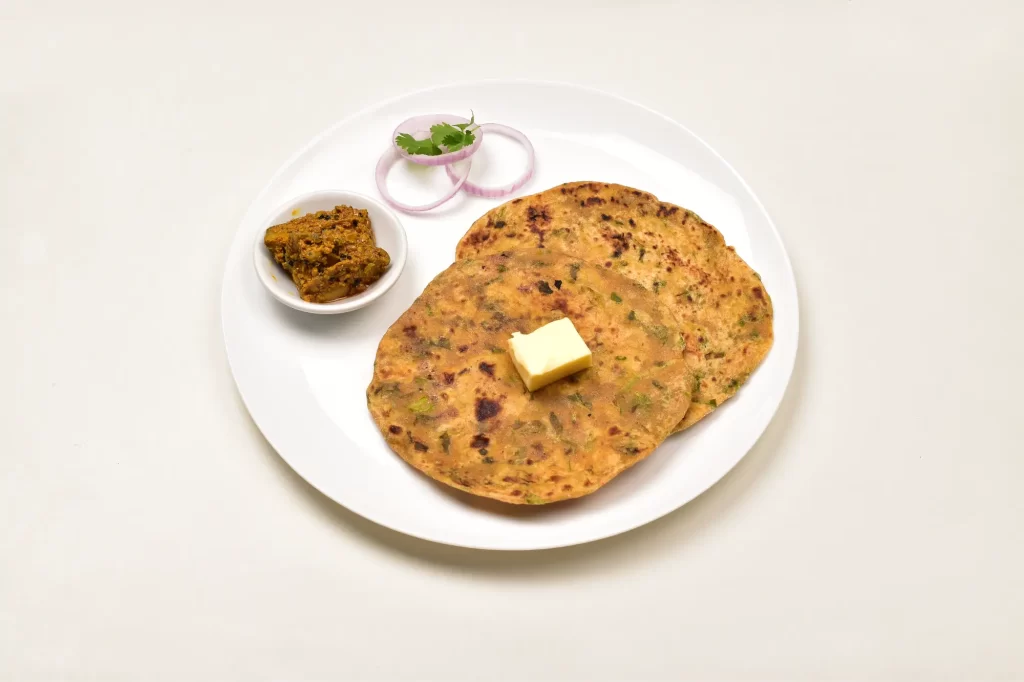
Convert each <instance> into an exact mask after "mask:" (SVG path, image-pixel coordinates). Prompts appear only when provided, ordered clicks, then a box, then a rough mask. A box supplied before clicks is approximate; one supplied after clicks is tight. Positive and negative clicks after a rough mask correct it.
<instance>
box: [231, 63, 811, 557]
mask: <svg viewBox="0 0 1024 682" xmlns="http://www.w3.org/2000/svg"><path fill="white" fill-rule="evenodd" d="M470 110H472V111H473V112H475V114H476V117H477V119H478V120H479V121H483V122H486V121H494V122H500V123H504V124H506V125H510V126H512V127H515V128H518V129H520V130H522V131H523V132H524V133H526V134H527V136H529V138H530V139H531V140H532V142H533V144H534V146H535V148H536V151H537V170H536V174H535V176H534V178H533V180H532V181H531V182H530V183H528V184H527V186H526V187H524V188H523V189H522V190H520V191H519V193H518V195H525V194H531V193H534V192H539V191H541V190H544V189H547V188H549V187H552V186H554V185H558V184H560V183H563V182H568V181H572V180H596V181H601V182H614V183H621V184H624V185H629V186H632V187H637V188H640V189H643V190H647V191H648V192H651V193H653V194H655V195H656V196H658V197H659V198H660V199H662V200H663V201H668V202H672V203H675V204H679V205H681V206H685V207H686V208H689V209H690V210H693V211H695V212H696V213H698V214H699V215H700V216H701V217H703V218H704V219H705V220H707V221H708V222H710V223H711V224H713V225H715V226H716V227H717V228H718V229H719V230H721V232H722V234H723V235H724V236H725V239H726V241H727V242H728V243H729V244H732V245H733V246H735V247H736V251H737V253H739V254H740V255H741V256H742V257H743V259H744V260H746V261H747V262H748V263H749V264H750V265H751V266H752V267H753V268H754V269H755V270H756V271H757V272H758V273H759V274H760V275H761V277H762V280H763V282H764V285H765V288H766V289H767V290H768V292H769V294H771V297H772V301H773V303H774V307H775V345H774V347H773V348H772V350H771V352H770V353H769V354H768V356H767V358H765V361H764V362H763V363H762V365H761V366H760V367H759V368H758V369H757V371H756V372H754V374H752V375H751V377H750V379H749V381H748V382H747V384H746V385H744V386H743V388H742V389H741V390H740V391H739V392H738V393H737V395H736V396H735V397H734V398H733V399H731V400H730V401H729V402H728V403H726V404H725V405H723V406H722V408H721V409H719V410H717V411H716V412H715V413H714V414H712V415H710V416H708V417H707V418H705V419H704V420H702V421H701V422H700V423H698V424H697V425H696V426H694V427H693V428H691V429H689V430H687V431H685V432H683V433H679V434H676V435H674V436H671V437H670V438H669V439H668V440H666V441H665V442H664V443H663V444H662V445H661V446H660V447H659V448H658V449H657V450H656V451H655V452H654V453H653V454H652V455H651V456H650V457H648V458H647V459H646V460H644V461H643V462H640V463H639V464H637V465H636V466H634V467H633V468H631V469H629V470H628V471H626V472H624V473H623V474H622V475H620V476H619V477H617V478H616V479H614V480H613V481H612V482H611V483H610V484H608V485H607V486H605V487H604V488H602V489H600V490H598V491H597V492H595V493H594V494H592V495H589V496H587V497H584V498H581V499H579V500H573V501H569V502H563V503H559V504H554V505H550V506H541V507H531V506H514V505H504V504H501V503H496V502H491V501H489V500H485V499H483V498H476V497H474V496H471V495H468V494H466V493H462V492H460V491H457V490H454V489H452V488H449V487H447V486H444V485H441V484H439V483H435V482H434V481H432V480H430V479H429V478H427V477H426V476H424V475H422V474H420V473H419V472H417V471H415V470H414V469H412V468H411V467H410V466H408V465H407V464H405V462H403V461H402V460H401V459H399V457H398V456H397V455H396V454H394V453H393V452H392V451H391V450H390V449H389V448H388V447H387V445H386V444H385V442H384V440H383V439H382V438H381V436H380V433H379V432H378V431H377V427H376V425H375V424H374V423H373V420H372V419H371V418H370V415H369V413H368V411H367V409H366V395H365V390H366V386H367V385H368V384H369V382H370V377H371V374H372V371H373V359H374V355H375V353H376V349H377V344H378V342H379V341H380V339H381V336H382V335H383V334H384V332H385V331H386V330H387V328H388V327H389V326H390V325H391V323H392V322H394V321H395V320H396V319H397V318H398V317H399V315H400V314H401V313H402V312H403V311H404V310H405V309H406V308H407V307H408V306H409V305H410V304H411V303H412V302H413V301H414V300H415V299H416V297H417V296H418V295H419V294H420V292H421V291H422V290H423V288H424V287H425V286H426V284H427V283H428V282H429V281H430V280H431V279H432V278H433V277H434V276H435V275H436V274H437V273H439V272H441V271H442V270H444V269H445V268H446V267H447V266H448V265H449V264H450V263H451V262H452V260H453V259H454V256H455V245H456V243H457V242H458V240H459V238H460V237H461V236H462V234H463V233H464V232H465V231H466V229H467V228H468V227H469V225H470V224H471V223H472V222H473V220H475V219H476V218H477V217H479V216H480V215H482V214H483V213H484V212H486V211H487V210H488V209H490V208H492V207H493V206H495V205H497V204H498V203H500V201H498V200H489V199H481V198H475V197H470V196H468V195H465V194H464V193H460V194H459V195H458V196H456V197H455V198H454V199H453V200H452V201H450V202H448V203H447V204H445V205H443V206H442V207H441V208H439V209H436V210H434V211H431V212H429V213H426V214H422V215H407V214H400V216H401V219H402V222H403V223H404V225H405V227H406V230H407V232H408V239H409V257H408V263H407V266H406V268H405V271H404V272H403V273H402V276H401V278H400V279H399V280H398V282H397V283H396V284H395V285H394V287H393V288H392V289H391V290H390V291H388V292H387V293H386V294H385V295H384V296H382V297H381V298H380V299H378V300H377V301H375V302H374V303H373V304H371V305H369V306H367V307H366V308H363V309H362V310H358V311H355V312H352V313H349V314H347V315H337V316H318V315H310V314H307V313H303V312H299V311H296V310H292V309H290V308H288V307H286V306H284V305H281V303H279V302H278V301H276V300H274V299H273V298H272V297H271V296H270V294H269V293H267V291H266V290H265V289H264V288H263V287H262V286H261V285H260V282H259V281H258V279H257V276H256V272H255V271H254V269H253V267H252V243H253V240H254V239H255V238H256V234H257V232H259V231H260V230H262V229H264V227H265V222H266V220H267V218H268V216H269V214H270V213H271V212H272V211H273V210H274V209H275V207H277V206H280V205H281V204H283V203H285V202H286V201H288V200H289V199H291V198H293V197H297V196H299V195H302V194H306V193H308V192H312V191H314V190H322V189H346V190H351V191H355V192H361V193H363V194H367V195H370V196H379V194H378V192H377V190H376V187H375V185H374V166H375V164H376V162H377V159H378V158H379V157H380V155H381V154H382V153H383V152H384V151H385V149H386V148H387V146H388V145H389V144H390V139H389V138H390V136H391V133H392V131H393V130H394V128H395V126H396V124H398V123H399V122H401V121H402V120H404V119H406V118H408V117H410V116H415V115H418V114H424V113H451V114H458V115H468V113H469V111H470ZM523 158H524V154H523V152H522V151H521V150H519V149H517V148H516V147H515V145H514V143H511V142H509V141H508V140H506V139H504V138H499V137H494V138H487V142H486V143H485V144H484V145H482V147H481V150H480V151H479V152H478V153H477V155H476V156H474V158H473V170H472V174H471V176H470V177H471V179H473V180H474V181H476V182H481V183H486V184H504V183H506V182H509V181H511V180H513V179H514V178H515V177H516V176H517V175H518V174H519V173H520V172H521V170H522V166H521V164H522V161H523ZM449 182H450V181H449V180H448V178H447V177H446V175H445V173H444V171H443V169H437V168H421V167H416V166H413V165H412V164H406V163H403V164H400V165H399V166H396V167H395V168H394V169H393V170H392V172H391V174H390V177H389V187H390V188H391V191H392V193H393V194H394V195H395V197H396V199H398V200H399V201H405V202H406V203H425V202H426V201H429V200H430V199H431V198H432V197H436V196H438V195H439V194H440V193H441V192H443V191H444V189H445V188H446V187H447V186H448V185H447V183H449ZM222 316H223V324H224V342H225V345H226V346H227V355H228V360H229V362H230V364H231V370H232V372H233V373H234V377H235V381H236V382H237V383H238V389H239V391H240V392H241V395H242V398H243V400H244V401H245V404H246V406H247V407H248V409H249V412H250V414H251V415H252V418H253V420H255V422H256V424H257V425H258V426H259V428H260V430H261V431H262V432H263V435H264V436H265V437H266V438H267V440H268V441H269V442H270V443H271V445H273V447H274V448H275V449H276V450H277V452H278V453H280V455H281V457H282V458H284V460H285V461H286V462H288V464H289V465H291V467H292V468H294V469H295V471H296V472H298V474H299V475H300V476H302V477H303V478H305V479H306V480H307V481H309V483H311V484H312V485H313V486H315V487H316V488H317V489H318V490H320V491H321V492H323V493H324V494H325V495H327V496H328V497H330V498H332V499H334V500H335V501H337V502H338V503H339V504H342V505H344V506H345V507H347V508H348V509H350V510H352V511H353V512H355V513H357V514H360V515H362V516H364V517H366V518H368V519H370V520H372V521H375V522H377V523H379V524H381V525H384V526H387V527H389V528H392V529H394V530H397V531H401V532H403V533H408V534H409V535H414V536H416V537H420V538H424V539H427V540H433V541H436V542H442V543H447V544H452V545H461V546H465V547H478V548H486V549H506V550H524V549H541V548H547V547H560V546H565V545H573V544H579V543H583V542H589V541H591V540H597V539H600V538H604V537H608V536H611V535H615V534H617V533H622V532H624V531H627V530H630V529H632V528H636V527H637V526H640V525H643V524H645V523H648V522H650V521H653V520H654V519H657V518H658V517H660V516H663V515H664V514H667V513H668V512H671V511H672V510H674V509H678V508H679V507H680V506H682V505H683V504H685V503H686V502H688V501H690V500H692V499H693V498H695V497H696V496H697V495H699V494H700V493H701V492H703V491H704V490H706V489H707V488H709V487H710V486H711V485H712V484H714V483H715V481H717V480H719V479H720V478H721V477H722V476H724V475H725V474H726V473H727V472H728V471H729V470H730V469H731V468H732V467H733V466H735V464H736V463H737V462H738V461H739V460H740V459H741V458H742V457H743V455H744V454H746V452H747V451H748V450H749V449H750V447H751V446H752V445H753V444H754V442H755V441H756V440H757V438H758V437H759V436H760V435H761V433H762V431H764V429H765V427H766V426H767V425H768V422H769V421H770V420H771V418H772V415H773V414H774V413H775V409H776V408H777V407H778V405H779V402H780V401H781V400H782V396H783V393H784V392H785V390H786V384H787V383H788V382H789V376H790V373H791V371H792V368H793V361H794V359H795V356H796V347H797V329H798V312H797V295H796V284H795V282H794V279H793V271H792V268H791V266H790V264H789V258H788V256H787V255H786V251H785V248H784V247H783V245H782V240H781V239H780V237H779V234H778V232H777V231H776V230H775V227H774V226H773V225H772V221H771V219H770V218H769V217H768V214H767V213H766V212H765V210H764V207H763V206H761V203H760V202H759V201H758V199H757V197H755V196H754V193H753V192H752V191H751V190H750V188H748V187H747V185H746V184H745V183H744V182H743V180H742V179H741V178H740V177H739V175H738V174H737V173H736V171H734V170H733V169H732V168H731V167H730V166H729V164H727V163H726V162H725V161H724V160H723V159H722V158H721V157H720V156H718V154H716V153H715V152H714V151H713V150H712V149H711V148H709V147H708V146H707V145H706V144H705V143H704V142H702V141H701V140H700V139H699V138H697V137H696V136H695V135H694V134H693V133H691V132H689V131H688V130H686V128H684V127H682V126H681V125H679V124H678V123H675V122H673V121H671V120H669V119H668V118H666V117H664V116H662V115H660V114H657V113H655V112H653V111H650V110H649V109H645V108H643V107H641V106H638V105H636V104H633V103H630V102H627V101H625V100H622V99H619V98H616V97H613V96H610V95H607V94H604V93H600V92H595V91H592V90H587V89H583V88H579V87H573V86H567V85H561V84H553V83H530V82H484V83H472V84H462V85H453V86H447V87H441V88H435V89H431V90H426V91H422V92H417V93H413V94H410V95H406V96H403V97H400V98H398V99H394V100H391V101H388V102H385V103H383V104H379V105H377V106H374V107H372V108H370V109H368V110H365V111H363V112H361V113H359V114H356V115H355V116H352V117H350V118H348V119H346V120H344V121H342V122H340V123H338V124H337V125H335V126H334V127H333V128H331V129H330V130H328V131H327V132H325V133H323V134H322V135H320V136H319V137H317V138H316V139H315V140H313V141H312V142H311V143H310V144H309V145H308V146H307V147H306V148H305V149H303V150H302V151H300V152H299V153H298V154H296V155H295V156H294V157H293V158H292V159H291V160H289V161H288V162H287V163H286V164H285V165H284V166H283V167H282V168H281V169H280V170H279V171H278V172H277V174H276V175H275V176H274V178H273V179H272V180H271V181H270V184H268V185H267V187H266V188H265V189H264V190H263V192H262V193H261V194H260V196H259V197H257V199H256V200H255V201H254V202H253V204H252V206H250V208H249V211H248V212H247V214H246V216H245V218H244V219H243V221H242V224H241V226H240V227H239V229H238V234H237V235H236V237H235V241H234V244H233V245H232V248H231V253H230V255H229V257H228V262H227V266H226V272H225V273H224V286H223V292H222Z"/></svg>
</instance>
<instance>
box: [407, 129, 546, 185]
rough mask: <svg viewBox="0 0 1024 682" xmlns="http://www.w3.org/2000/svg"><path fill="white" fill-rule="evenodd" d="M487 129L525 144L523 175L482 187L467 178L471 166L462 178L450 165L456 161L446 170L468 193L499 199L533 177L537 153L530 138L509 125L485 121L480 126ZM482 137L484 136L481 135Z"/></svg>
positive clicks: (481, 130)
mask: <svg viewBox="0 0 1024 682" xmlns="http://www.w3.org/2000/svg"><path fill="white" fill-rule="evenodd" d="M485 130H486V131H489V132H492V133H494V134H496V135H504V136H505V137H511V138H512V139H513V140H515V141H516V142H518V143H519V144H521V145H523V147H524V148H525V149H526V170H525V171H524V172H523V174H522V175H520V176H519V177H518V178H516V179H515V180H513V181H512V182H510V183H509V184H507V185H503V186H501V187H481V186H480V185H477V184H475V183H472V182H468V181H467V178H468V177H469V168H467V169H466V174H465V175H464V176H462V177H461V178H460V177H459V176H458V174H456V172H455V171H454V170H453V169H452V167H451V165H450V164H452V163H454V162H453V161H449V162H448V164H446V165H445V167H444V170H445V172H446V173H448V177H449V178H451V180H452V182H453V183H455V185H456V186H457V187H461V188H462V189H463V190H465V192H466V193H467V194H472V195H473V196H477V197H485V198H487V199H498V198H500V197H507V196H508V195H509V194H512V193H513V192H515V191H516V190H518V189H520V188H521V187H522V186H523V185H525V184H526V183H528V182H529V181H530V178H532V177H533V171H534V166H535V162H536V154H535V153H534V151H533V145H532V144H531V143H530V140H529V139H527V137H526V135H523V134H522V133H521V132H519V131H518V130H516V129H515V128H509V127H508V126H504V125H501V124H500V123H484V124H482V125H481V126H480V128H479V131H480V132H483V131H485ZM480 137H483V136H482V135H481V136H480ZM480 137H478V138H477V139H478V140H479V139H480ZM427 158H433V159H439V158H441V157H440V156H432V157H427Z"/></svg>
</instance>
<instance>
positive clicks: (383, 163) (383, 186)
mask: <svg viewBox="0 0 1024 682" xmlns="http://www.w3.org/2000/svg"><path fill="white" fill-rule="evenodd" d="M460 151H461V150H460ZM402 158H403V157H402V155H401V154H399V153H398V151H396V149H395V147H394V146H391V147H388V149H387V151H385V152H384V153H383V154H382V155H381V157H380V160H379V161H377V171H376V175H377V190H378V191H379V192H380V195H381V196H382V197H383V198H384V201H386V202H388V203H389V204H391V205H392V206H394V207H395V208H397V209H399V210H401V211H405V212H406V213H422V212H423V211H429V210H430V209H432V208H437V207H438V206H440V205H441V204H443V203H444V202H446V201H448V200H449V199H451V198H452V197H454V196H455V195H456V194H458V193H459V190H460V189H462V186H463V185H464V184H465V183H466V178H468V177H469V168H466V174H465V175H464V176H462V178H461V180H457V181H456V183H455V186H454V187H452V189H451V191H450V192H448V193H447V194H445V195H444V196H443V197H441V198H440V199H438V200H437V201H434V202H431V203H429V204H422V205H420V206H410V205H409V204H403V203H402V202H401V201H398V200H397V199H395V198H394V197H393V196H391V192H389V191H388V182H387V181H388V171H389V170H391V167H392V166H394V165H395V163H397V162H398V161H400V160H401V159H402ZM429 158H434V159H437V158H440V157H437V156H434V157H429ZM472 163H473V162H472V161H470V166H472ZM455 177H456V178H458V176H455Z"/></svg>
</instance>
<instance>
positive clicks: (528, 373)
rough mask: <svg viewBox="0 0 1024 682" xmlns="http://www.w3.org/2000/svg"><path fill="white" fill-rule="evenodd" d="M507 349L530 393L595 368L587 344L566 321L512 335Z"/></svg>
mask: <svg viewBox="0 0 1024 682" xmlns="http://www.w3.org/2000/svg"><path fill="white" fill-rule="evenodd" d="M508 345H509V349H510V350H511V351H512V363H513V364H514V365H515V366H516V369H517V370H519V376H521V377H522V378H523V381H524V382H525V383H526V388H528V389H530V390H531V391H536V390H537V389H538V388H543V387H545V386H547V385H548V384H550V383H551V382H553V381H558V380H559V379H561V378H563V377H567V376H569V375H570V374H573V373H575V372H578V371H580V370H581V369H587V368H588V367H590V366H591V365H593V364H594V358H593V356H592V355H591V354H590V349H589V348H587V344H586V342H585V341H584V340H583V337H581V336H580V334H579V332H578V331H576V327H575V326H573V323H572V320H570V319H569V318H566V317H563V318H562V319H560V320H555V321H554V322H549V323H548V324H546V325H544V326H543V327H541V328H540V329H536V330H534V331H533V332H532V333H530V334H520V333H519V332H513V333H512V338H511V339H509V342H508Z"/></svg>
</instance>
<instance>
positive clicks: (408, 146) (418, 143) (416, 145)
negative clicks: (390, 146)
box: [395, 133, 442, 156]
mask: <svg viewBox="0 0 1024 682" xmlns="http://www.w3.org/2000/svg"><path fill="white" fill-rule="evenodd" d="M395 144H397V145H398V146H399V147H401V148H402V149H404V150H405V151H407V152H409V153H410V154H424V155H426V156H440V155H441V154H442V152H441V148H440V147H438V146H437V145H436V144H434V142H433V140H430V139H427V140H417V139H416V138H414V137H413V136H412V135H410V134H409V133H402V134H401V135H399V136H398V137H396V138H395Z"/></svg>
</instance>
